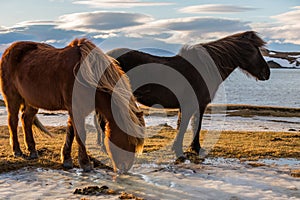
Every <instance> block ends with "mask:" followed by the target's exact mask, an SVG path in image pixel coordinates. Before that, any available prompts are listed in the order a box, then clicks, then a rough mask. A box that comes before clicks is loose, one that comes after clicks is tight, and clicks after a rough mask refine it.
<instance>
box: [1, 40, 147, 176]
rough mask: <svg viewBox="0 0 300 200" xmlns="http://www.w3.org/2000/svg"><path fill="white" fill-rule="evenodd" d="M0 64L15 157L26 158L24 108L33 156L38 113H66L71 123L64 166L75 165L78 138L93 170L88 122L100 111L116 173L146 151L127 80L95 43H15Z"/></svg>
mask: <svg viewBox="0 0 300 200" xmlns="http://www.w3.org/2000/svg"><path fill="white" fill-rule="evenodd" d="M0 66H1V67H0V75H1V89H2V94H3V97H4V100H5V103H6V106H7V110H8V127H9V131H10V143H11V145H12V149H13V154H14V155H15V156H21V155H22V151H21V149H20V145H19V142H18V137H17V126H18V113H19V111H20V110H21V112H22V116H21V121H22V127H23V132H24V135H25V138H24V139H25V144H26V147H27V150H28V151H29V153H30V158H37V157H38V153H37V151H36V148H35V141H34V138H33V133H32V123H33V121H34V120H35V115H36V114H37V112H38V109H39V108H42V109H46V110H66V111H68V114H69V120H68V131H67V136H66V140H65V143H64V145H63V147H62V155H61V157H62V162H63V166H64V167H67V168H71V167H72V166H73V164H72V158H71V146H72V142H73V138H74V134H75V138H76V141H77V143H78V159H79V163H80V167H81V168H82V169H84V170H86V171H89V170H91V169H92V166H91V163H90V160H89V157H88V155H87V152H86V147H85V140H86V132H85V128H84V119H85V117H86V116H87V115H88V114H89V113H91V112H92V111H93V110H96V111H97V112H99V113H101V114H102V115H103V116H104V117H105V119H106V121H107V122H108V123H107V126H106V133H105V145H106V151H107V152H108V154H109V156H110V158H111V160H112V163H113V167H114V169H115V170H116V169H117V168H118V169H120V170H123V171H127V170H129V169H130V167H131V166H132V164H133V161H134V156H135V153H136V152H141V151H142V148H143V142H144V139H143V134H144V132H143V131H144V130H143V126H144V121H143V118H142V115H141V114H140V110H139V109H138V107H137V106H136V103H135V99H134V98H133V95H132V90H131V86H130V84H129V80H128V78H127V76H126V75H125V74H124V72H123V71H122V70H121V69H120V68H119V66H118V65H117V64H116V62H115V61H114V60H113V59H112V58H110V57H109V56H107V55H105V54H104V53H103V52H102V51H101V50H100V49H99V48H97V47H96V46H95V45H94V44H93V43H92V42H90V41H88V40H86V39H76V40H74V41H72V42H71V43H70V44H69V45H68V46H66V47H65V48H62V49H56V48H54V47H52V46H50V45H47V44H43V43H36V42H16V43H14V44H12V45H11V46H10V47H9V48H8V49H7V50H6V51H5V52H4V54H3V57H2V61H1V65H0Z"/></svg>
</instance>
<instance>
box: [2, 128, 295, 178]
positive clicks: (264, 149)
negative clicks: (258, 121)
mask: <svg viewBox="0 0 300 200" xmlns="http://www.w3.org/2000/svg"><path fill="white" fill-rule="evenodd" d="M47 128H48V129H49V130H50V132H51V133H53V135H54V138H49V137H47V136H45V135H39V134H37V135H35V140H36V144H37V150H38V152H39V156H40V157H39V159H36V160H28V159H26V158H14V157H13V156H12V155H11V147H10V146H9V133H8V129H7V127H6V126H1V127H0V145H1V146H0V170H1V171H0V173H1V172H7V171H11V170H16V169H20V168H22V167H25V166H34V167H43V168H51V169H62V166H61V162H60V149H61V146H62V144H63V141H64V137H65V128H64V127H47ZM19 133H20V134H19V141H20V143H21V149H22V150H23V151H24V149H25V146H24V143H23V138H22V137H23V134H22V131H21V128H20V129H19ZM147 133H148V135H150V136H151V137H149V138H148V139H147V140H146V143H145V148H144V153H143V155H142V156H139V161H140V162H143V161H146V160H147V161H148V162H149V161H150V162H151V161H158V160H159V159H161V160H163V161H164V162H166V163H168V162H172V161H171V160H172V159H174V155H173V153H172V152H171V150H170V148H168V147H170V145H171V143H172V140H173V138H174V137H175V134H176V130H174V129H173V128H171V127H169V126H156V127H149V128H148V129H147ZM202 133H203V134H202V137H201V143H202V144H203V139H205V141H206V142H207V141H209V140H208V139H207V138H212V136H213V135H214V134H217V135H218V134H219V138H218V140H217V143H216V144H215V145H214V146H213V148H212V149H211V151H209V153H208V157H225V158H238V159H241V160H257V159H261V158H296V159H300V132H267V131H263V132H257V131H255V132H254V131H223V132H212V131H210V132H207V131H203V132H202ZM190 135H191V133H190V132H188V133H187V136H186V138H185V147H187V144H189V142H190V140H191V138H190ZM74 143H75V145H73V152H72V157H73V158H74V165H75V166H77V167H78V162H77V149H76V142H74ZM88 148H89V147H88ZM97 153H99V152H97ZM97 156H98V157H99V156H100V157H102V159H105V157H106V155H105V154H104V153H99V155H97ZM98 157H97V159H98ZM106 160H107V162H109V160H108V159H107V157H106ZM94 164H99V163H94ZM98 167H103V166H98Z"/></svg>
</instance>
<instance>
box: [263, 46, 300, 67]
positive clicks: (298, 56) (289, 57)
mask: <svg viewBox="0 0 300 200" xmlns="http://www.w3.org/2000/svg"><path fill="white" fill-rule="evenodd" d="M261 52H262V54H263V56H264V58H265V60H266V61H267V62H268V64H269V66H270V67H271V68H299V69H300V52H280V51H273V50H268V49H261Z"/></svg>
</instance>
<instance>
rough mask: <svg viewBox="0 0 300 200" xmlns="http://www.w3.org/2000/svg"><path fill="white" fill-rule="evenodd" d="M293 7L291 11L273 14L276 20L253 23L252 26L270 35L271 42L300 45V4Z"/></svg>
mask: <svg viewBox="0 0 300 200" xmlns="http://www.w3.org/2000/svg"><path fill="white" fill-rule="evenodd" d="M292 9H293V10H291V11H288V12H285V13H282V14H279V15H276V16H271V18H272V19H274V20H275V22H272V23H257V24H253V25H252V27H254V28H255V29H256V30H258V31H259V32H261V33H263V34H264V35H266V36H268V38H269V39H270V42H275V43H292V44H298V45H300V34H299V32H300V23H299V21H300V6H296V7H293V8H292Z"/></svg>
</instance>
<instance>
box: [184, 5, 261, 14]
mask: <svg viewBox="0 0 300 200" xmlns="http://www.w3.org/2000/svg"><path fill="white" fill-rule="evenodd" d="M255 9H256V8H252V7H245V6H235V5H224V4H203V5H196V6H188V7H184V8H181V9H179V12H182V13H196V14H202V13H236V12H246V11H251V10H255Z"/></svg>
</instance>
